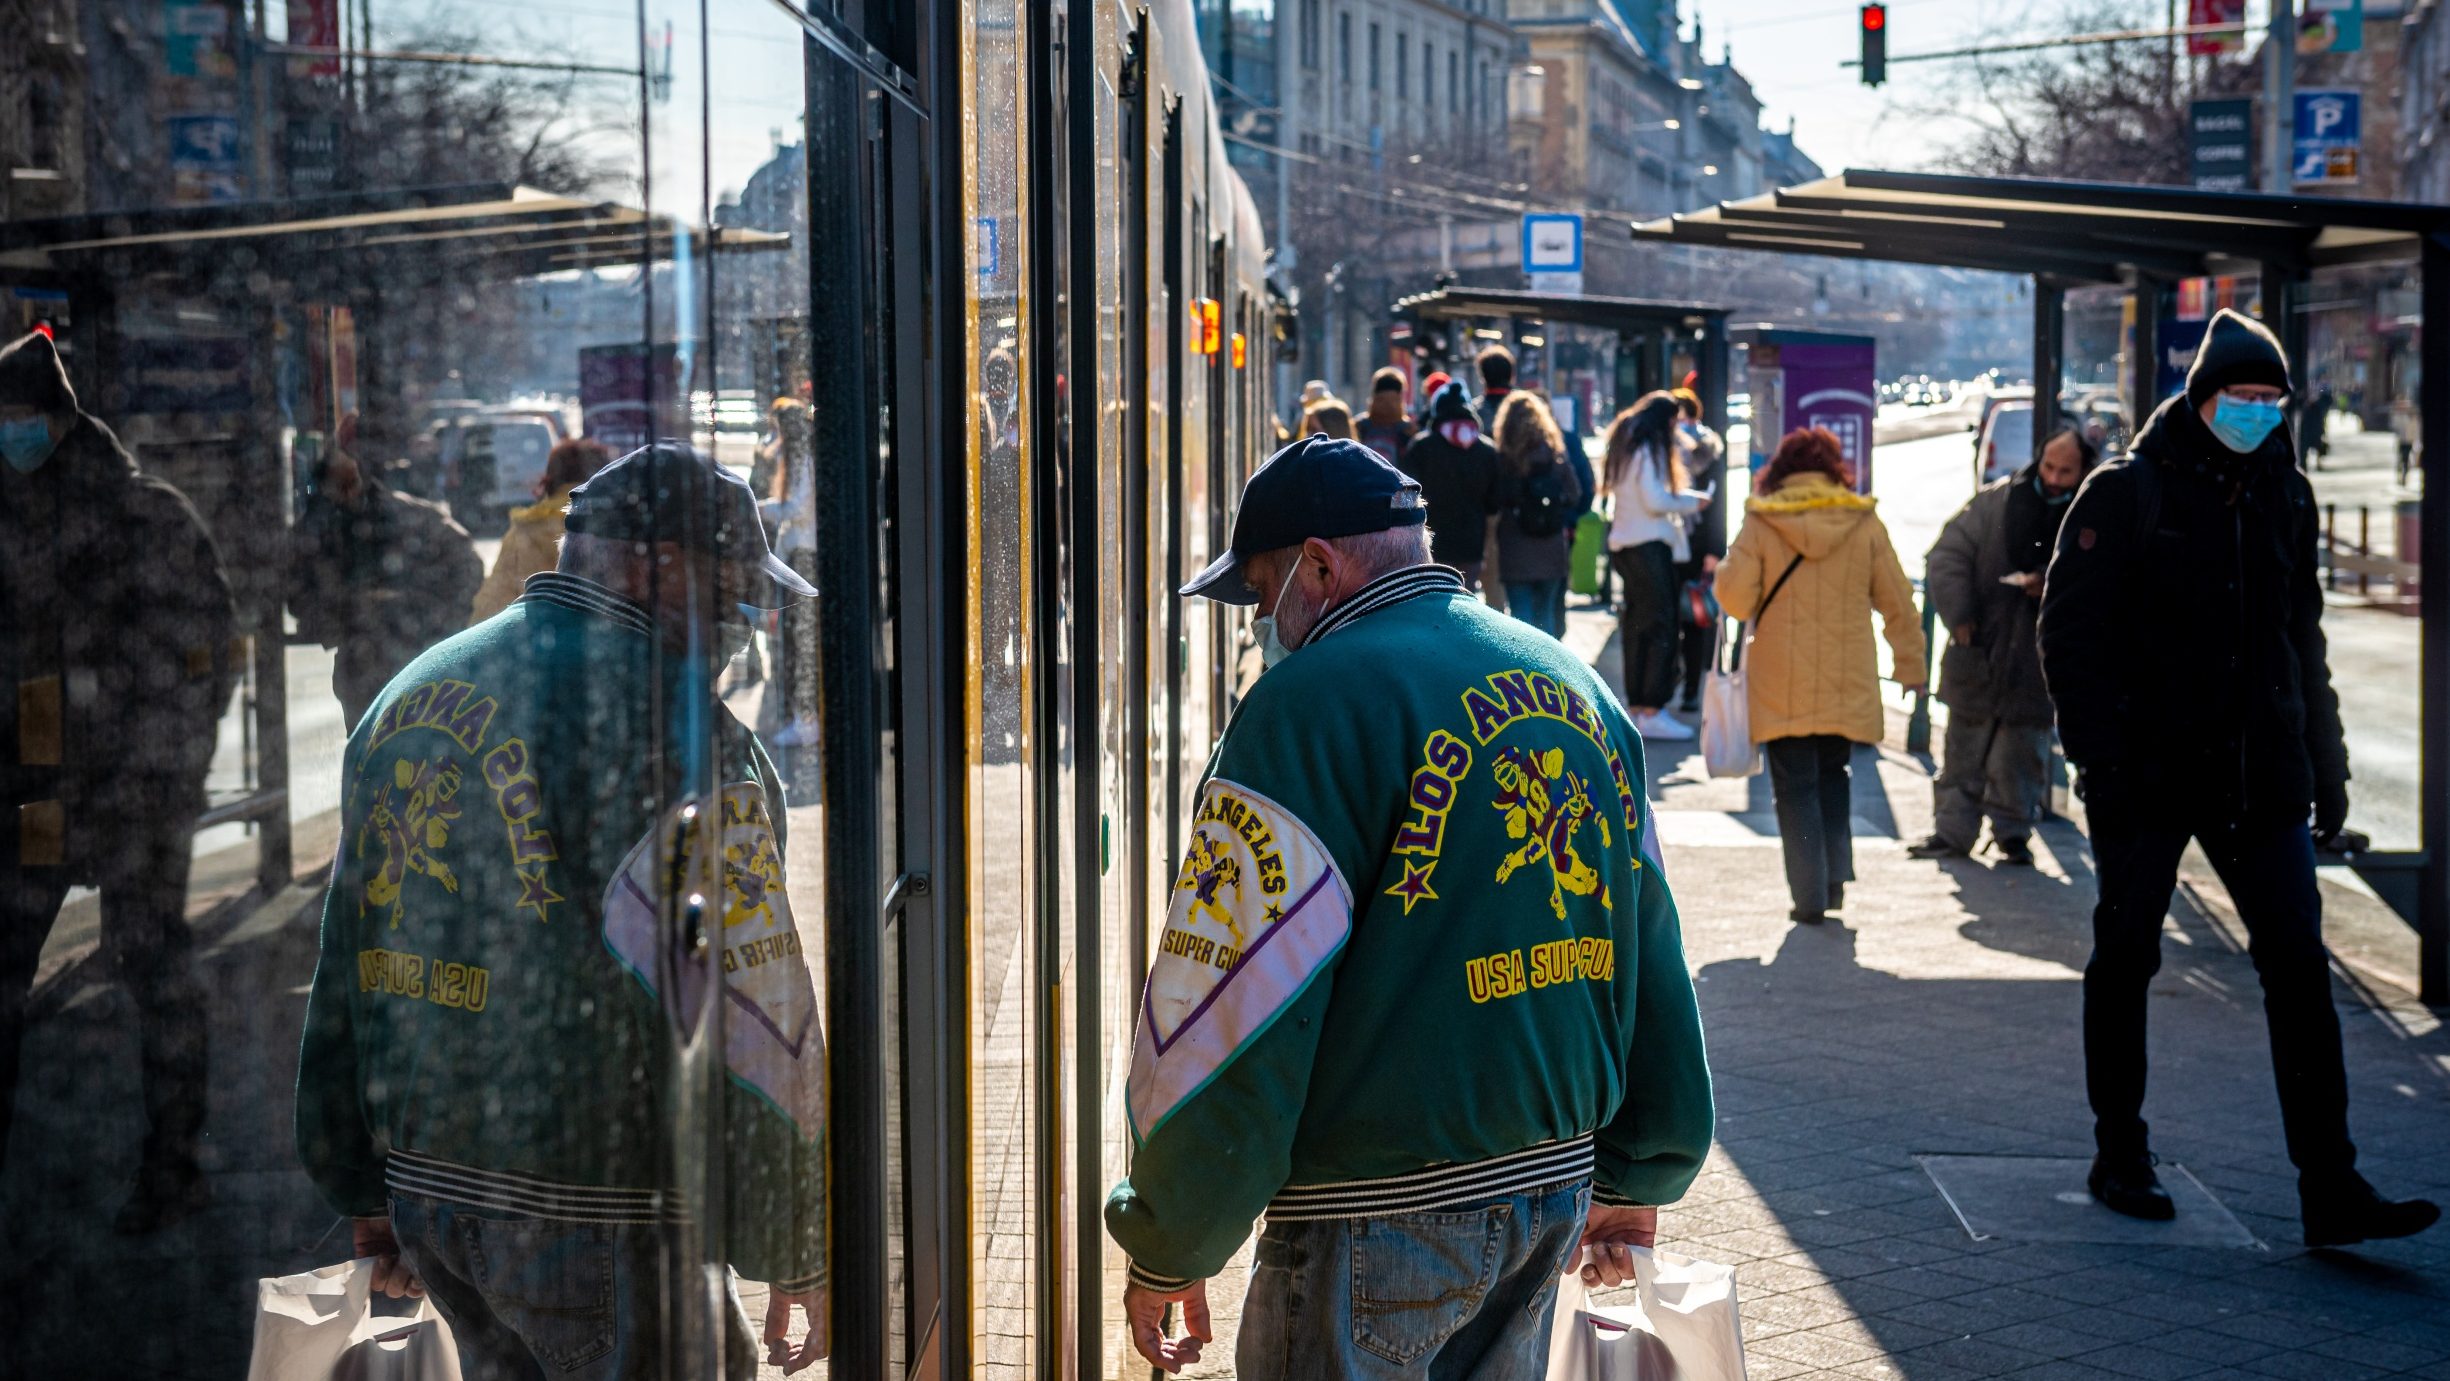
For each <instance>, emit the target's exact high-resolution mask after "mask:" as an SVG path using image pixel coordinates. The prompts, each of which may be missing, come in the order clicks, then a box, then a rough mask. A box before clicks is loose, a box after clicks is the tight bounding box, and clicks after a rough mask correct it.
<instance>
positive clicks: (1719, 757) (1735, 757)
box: [1701, 552, 1803, 777]
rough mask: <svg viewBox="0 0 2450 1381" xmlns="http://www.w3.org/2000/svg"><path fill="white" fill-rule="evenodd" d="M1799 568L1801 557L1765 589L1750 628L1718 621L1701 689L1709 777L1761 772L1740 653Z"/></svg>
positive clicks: (1703, 742)
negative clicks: (1708, 671) (1766, 590)
mask: <svg viewBox="0 0 2450 1381" xmlns="http://www.w3.org/2000/svg"><path fill="white" fill-rule="evenodd" d="M1802 564H1803V553H1801V552H1797V553H1796V554H1795V559H1794V560H1792V561H1789V562H1788V563H1786V570H1785V571H1784V572H1783V573H1781V574H1780V575H1779V577H1778V583H1777V584H1775V585H1772V586H1770V587H1769V593H1768V594H1767V595H1765V596H1763V597H1762V599H1761V607H1760V608H1758V609H1755V610H1753V611H1752V623H1750V624H1747V623H1743V622H1741V621H1739V620H1736V619H1728V618H1722V619H1720V620H1719V621H1718V639H1717V641H1716V642H1714V643H1713V644H1712V645H1711V652H1710V674H1709V675H1708V676H1706V677H1704V678H1703V680H1702V686H1701V760H1702V765H1703V766H1705V767H1707V768H1708V769H1709V771H1710V775H1711V776H1713V777H1750V776H1754V775H1757V774H1758V773H1759V772H1760V771H1761V747H1760V745H1759V744H1756V743H1754V742H1753V741H1752V701H1751V700H1750V699H1749V698H1747V696H1746V693H1745V689H1744V650H1745V649H1746V648H1747V647H1750V646H1751V645H1752V629H1753V625H1755V624H1758V623H1760V621H1761V617H1762V616H1763V615H1764V614H1767V613H1768V612H1769V606H1770V605H1771V604H1773V603H1775V602H1776V601H1777V598H1778V592H1779V591H1780V590H1783V589H1785V588H1786V582H1787V579H1788V578H1789V577H1791V576H1793V575H1794V574H1795V568H1796V567H1797V566H1800V565H1802Z"/></svg>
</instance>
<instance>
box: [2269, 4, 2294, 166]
mask: <svg viewBox="0 0 2450 1381" xmlns="http://www.w3.org/2000/svg"><path fill="white" fill-rule="evenodd" d="M2296 126H2297V0H2271V31H2270V33H2269V35H2268V36H2266V37H2265V38H2264V40H2263V190H2264V191H2266V192H2270V193H2272V194H2274V195H2275V196H2286V195H2287V194H2288V192H2289V169H2290V153H2291V151H2292V150H2293V148H2294V147H2295V145H2296V142H2297V139H2296Z"/></svg>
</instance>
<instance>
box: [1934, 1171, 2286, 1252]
mask: <svg viewBox="0 0 2450 1381" xmlns="http://www.w3.org/2000/svg"><path fill="white" fill-rule="evenodd" d="M1914 1160H1915V1163H1916V1164H1918V1165H1920V1166H1922V1168H1923V1172H1924V1173H1925V1174H1927V1175H1929V1176H1930V1177H1931V1184H1932V1187H1933V1188H1935V1189H1937V1190H1938V1191H1939V1193H1940V1197H1941V1198H1942V1199H1945V1200H1946V1201H1947V1203H1948V1207H1949V1209H1950V1210H1951V1211H1953V1212H1954V1213H1955V1214H1956V1215H1957V1221H1958V1222H1960V1223H1963V1224H1964V1225H1965V1233H1966V1235H1967V1236H1969V1237H1972V1238H1974V1239H1975V1240H1977V1241H1983V1240H1988V1239H1991V1238H2002V1239H2005V1240H2008V1241H2013V1242H2091V1243H2098V1244H2100V1245H2103V1246H2113V1247H2118V1246H2134V1247H2260V1246H2262V1245H2263V1244H2262V1243H2261V1242H2260V1241H2259V1240H2257V1239H2256V1237H2255V1235H2254V1234H2253V1233H2251V1232H2249V1231H2247V1230H2246V1225H2245V1224H2243V1223H2241V1222H2239V1221H2238V1220H2237V1217H2236V1215H2234V1214H2232V1213H2230V1212H2229V1210H2228V1208H2227V1207H2226V1206H2224V1205H2223V1204H2222V1203H2221V1202H2220V1200H2219V1199H2218V1198H2217V1197H2215V1196H2214V1195H2213V1193H2212V1191H2210V1190H2208V1189H2206V1188H2204V1187H2203V1182H2202V1181H2200V1180H2198V1179H2196V1178H2195V1176H2194V1175H2193V1173H2192V1172H2190V1171H2188V1170H2187V1168H2186V1167H2185V1166H2183V1165H2175V1164H2172V1165H2164V1166H2162V1167H2161V1184H2162V1185H2163V1186H2164V1187H2165V1188H2167V1189H2168V1190H2169V1197H2170V1201H2171V1202H2172V1203H2174V1204H2176V1205H2177V1207H2178V1216H2177V1217H2176V1218H2175V1219H2173V1220H2171V1221H2169V1222H2166V1223H2148V1222H2145V1221H2143V1220H2141V1219H2138V1218H2130V1217H2127V1216H2126V1215H2125V1214H2123V1213H2113V1212H2111V1211H2110V1210H2109V1209H2107V1208H2104V1207H2102V1206H2101V1205H2100V1204H2099V1203H2097V1202H2095V1201H2094V1199H2093V1196H2092V1195H2091V1194H2090V1193H2088V1192H2087V1191H2086V1190H2085V1188H2084V1176H2085V1172H2086V1171H2087V1170H2088V1169H2089V1168H2090V1167H2091V1164H2092V1162H2091V1161H2090V1160H2088V1159H2087V1158H2085V1157H2082V1156H1945V1155H1926V1156H1916V1157H1915V1158H1914Z"/></svg>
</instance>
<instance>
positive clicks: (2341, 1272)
mask: <svg viewBox="0 0 2450 1381" xmlns="http://www.w3.org/2000/svg"><path fill="white" fill-rule="evenodd" d="M1574 619H1575V628H1574V630H1573V633H1572V640H1573V641H1575V642H1576V643H1577V645H1578V646H1579V647H1581V648H1582V650H1584V651H1585V652H1586V654H1593V655H1594V660H1596V661H1597V662H1598V663H1599V664H1600V665H1601V667H1602V669H1603V671H1612V670H1613V668H1612V666H1611V663H1612V661H1613V650H1612V649H1610V650H1608V651H1607V652H1605V653H1598V652H1597V651H1596V649H1597V646H1598V644H1601V643H1604V642H1605V640H1606V638H1607V636H1608V632H1609V630H1608V629H1607V627H1606V625H1605V622H1604V620H1602V619H1601V618H1600V617H1599V616H1598V615H1595V614H1589V613H1582V612H1577V613H1576V614H1575V616H1574ZM1891 726H1892V735H1891V743H1890V744H1889V745H1886V746H1883V747H1882V748H1880V749H1877V750H1874V749H1870V748H1865V749H1863V750H1861V751H1860V752H1859V753H1858V755H1857V758H1856V766H1857V779H1856V789H1855V800H1856V810H1855V815H1856V818H1857V831H1858V839H1857V845H1856V859H1857V863H1856V866H1857V871H1858V874H1859V878H1858V881H1857V882H1856V883H1855V884H1853V885H1852V886H1850V887H1848V889H1847V901H1848V905H1847V907H1846V909H1845V910H1844V911H1843V912H1841V913H1840V919H1835V920H1833V921H1832V922H1831V923H1830V924H1829V925H1827V926H1825V927H1819V928H1811V927H1800V926H1794V925H1791V924H1789V923H1788V922H1787V921H1786V919H1785V916H1786V911H1787V899H1786V896H1785V889H1784V884H1783V880H1782V877H1781V874H1780V871H1779V865H1778V853H1777V851H1776V838H1775V824H1774V821H1772V820H1771V819H1769V818H1768V816H1767V815H1766V806H1767V794H1766V786H1765V785H1763V784H1760V783H1759V782H1758V780H1757V779H1756V781H1754V782H1708V781H1706V780H1705V779H1703V778H1702V774H1701V771H1700V764H1699V762H1698V760H1691V761H1687V762H1684V763H1681V764H1679V763H1674V762H1669V761H1665V759H1667V758H1668V756H1669V754H1667V753H1665V752H1657V753H1655V754H1654V758H1653V761H1652V762H1651V764H1650V766H1651V772H1652V777H1653V781H1654V793H1655V796H1656V797H1657V799H1659V800H1660V801H1661V803H1662V810H1661V817H1660V830H1661V837H1662V839H1663V840H1664V841H1665V843H1666V845H1667V859H1666V862H1667V872H1668V877H1669V879H1670V881H1671V882H1672V884H1673V885H1674V888H1675V891H1676V896H1677V900H1678V903H1679V908H1680V911H1681V913H1682V916H1683V922H1684V933H1685V943H1686V947H1687V951H1688V957H1689V960H1690V962H1691V964H1692V967H1693V970H1694V974H1695V977H1696V979H1697V982H1698V987H1699V992H1700V996H1701V1003H1702V1012H1703V1019H1704V1021H1705V1023H1706V1025H1707V1030H1708V1033H1709V1045H1710V1054H1711V1061H1712V1067H1713V1070H1714V1072H1715V1075H1716V1080H1717V1090H1718V1100H1719V1128H1718V1135H1719V1143H1718V1146H1717V1148H1716V1150H1715V1151H1714V1152H1713V1153H1712V1156H1711V1159H1710V1162H1709V1165H1708V1167H1707V1169H1706V1170H1705V1171H1704V1173H1703V1175H1702V1177H1701V1179H1700V1181H1699V1182H1698V1183H1697V1184H1696V1185H1695V1186H1694V1189H1693V1192H1692V1194H1691V1195H1689V1196H1688V1197H1687V1198H1686V1199H1685V1201H1684V1202H1682V1203H1680V1204H1678V1205H1676V1206H1674V1207H1672V1208H1670V1209H1669V1210H1667V1211H1666V1212H1665V1213H1664V1214H1663V1230H1664V1245H1667V1246H1669V1247H1670V1248H1672V1249H1674V1250H1677V1251H1681V1252H1685V1253H1687V1254H1689V1255H1693V1256H1699V1257H1704V1258H1708V1259H1711V1260H1716V1261H1724V1262H1730V1263H1733V1264H1734V1265H1735V1266H1736V1268H1737V1283H1738V1289H1739V1291H1740V1293H1741V1296H1742V1300H1743V1314H1744V1327H1745V1341H1746V1349H1747V1353H1748V1358H1749V1363H1750V1368H1751V1375H1752V1377H1753V1378H1754V1381H1779V1379H1780V1378H1785V1377H1802V1376H1815V1377H1850V1378H1900V1377H1903V1378H1912V1381H1951V1379H1952V1378H1958V1377H1974V1376H1985V1377H1987V1376H2019V1377H2030V1378H2037V1381H2038V1379H2039V1378H2055V1377H2086V1376H2109V1377H2115V1376H2132V1377H2149V1378H2174V1377H2186V1376H2197V1375H2205V1376H2210V1375H2219V1376H2258V1375H2261V1376H2282V1377H2290V1376H2307V1377H2321V1378H2323V1379H2324V1381H2350V1378H2358V1377H2366V1376H2378V1375H2388V1374H2407V1375H2418V1376H2438V1377H2450V1230H2438V1229H2437V1230H2436V1231H2435V1232H2434V1233H2432V1234H2430V1235H2428V1236H2426V1237H2420V1238H2417V1239H2414V1240H2413V1241H2410V1242H2404V1243H2394V1244H2387V1245H2382V1246H2375V1247H2371V1248H2360V1249H2358V1250H2356V1251H2354V1252H2346V1253H2343V1252H2316V1253H2309V1252H2307V1251H2306V1250H2305V1249H2304V1248H2303V1246H2302V1245H2301V1242H2300V1238H2299V1232H2298V1227H2297V1222H2296V1195H2295V1180H2294V1175H2293V1172H2292V1171H2291V1169H2290V1167H2289V1164H2288V1161H2287V1159H2286V1156H2285V1154H2284V1152H2283V1149H2282V1146H2281V1139H2280V1118H2279V1108H2278V1102H2277V1099H2276V1097H2275V1096H2274V1094H2273V1091H2272V1083H2271V1065H2270V1059H2269V1053H2268V1047H2267V1044H2266V1041H2265V1037H2264V1031H2263V1019H2262V1012H2261V1003H2260V998H2259V991H2258V989H2257V986H2256V983H2255V977H2254V973H2253V969H2252V967H2251V965H2250V963H2249V961H2248V959H2247V958H2246V956H2245V954H2244V952H2243V944H2242V941H2243V931H2242V928H2241V927H2239V926H2238V924H2237V923H2236V920H2235V914H2234V911H2233V910H2232V908H2231V907H2230V905H2229V901H2228V898H2227V895H2226V893H2225V892H2224V891H2222V890H2221V888H2220V886H2219V884H2218V882H2217V880H2216V879H2215V878H2214V877H2213V876H2212V875H2211V872H2210V869H2209V868H2208V867H2206V866H2205V865H2204V863H2203V861H2202V859H2201V858H2200V856H2192V857H2190V860H2189V863H2188V865H2187V867H2186V868H2185V870H2184V873H2183V878H2182V884H2181V889H2180V897H2179V900H2178V902H2177V904H2176V905H2175V906H2174V907H2173V911H2172V915H2171V918H2170V922H2169V931H2168V933H2167V935H2166V937H2165V941H2164V946H2165V954H2166V960H2165V964H2164V967H2163V970H2162V973H2161V975H2160V977H2159V979H2158V980H2157V981H2156V982H2155V984H2154V987H2153V1001H2152V1017H2151V1020H2152V1040H2153V1085H2152V1093H2151V1097H2150V1102H2149V1104H2148V1106H2147V1108H2146V1114H2147V1116H2148V1117H2150V1118H2151V1120H2152V1123H2153V1128H2154V1140H2155V1143H2156V1147H2157V1149H2158V1151H2159V1152H2160V1154H2161V1155H2162V1156H2164V1157H2166V1158H2168V1159H2169V1160H2172V1161H2177V1162H2181V1163H2183V1164H2184V1165H2185V1166H2186V1167H2187V1168H2188V1169H2189V1170H2191V1171H2192V1172H2193V1173H2194V1174H2195V1175H2196V1176H2197V1177H2198V1178H2199V1179H2200V1180H2201V1181H2202V1182H2203V1184H2204V1185H2205V1187H2206V1188H2208V1189H2209V1190H2210V1191H2211V1192H2212V1193H2213V1194H2214V1195H2216V1196H2217V1197H2218V1198H2219V1199H2220V1200H2221V1201H2222V1202H2223V1203H2224V1204H2226V1206H2227V1207H2228V1208H2229V1209H2230V1210H2231V1211H2232V1212H2233V1213H2234V1214H2235V1215H2236V1216H2237V1218H2238V1220H2239V1221H2240V1222H2242V1223H2243V1224H2244V1225H2245V1226H2246V1227H2247V1228H2248V1229H2249V1230H2250V1231H2251V1232H2252V1233H2253V1234H2254V1235H2255V1236H2256V1238H2257V1239H2259V1243H2260V1245H2258V1246H2256V1247H2253V1248H2243V1249H2239V1248H2230V1249H2212V1248H2178V1247H2168V1248H2147V1249H2144V1250H2140V1251H2139V1250H2136V1249H2134V1248H2125V1247H2110V1246H2092V1245H2063V1244H2039V1243H2017V1242H2009V1241H2001V1240H1992V1241H1980V1242H1978V1241H1974V1240H1972V1239H1971V1238H1970V1237H1968V1235H1967V1234H1966V1233H1965V1231H1964V1230H1963V1229H1962V1228H1961V1227H1960V1226H1959V1225H1958V1223H1957V1221H1956V1218H1955V1216H1954V1214H1953V1213H1952V1212H1951V1211H1950V1209H1949V1207H1948V1205H1947V1204H1946V1203H1945V1202H1944V1201H1943V1200H1942V1199H1941V1198H1940V1196H1939V1195H1938V1194H1937V1193H1936V1192H1935V1191H1934V1189H1933V1187H1932V1185H1931V1182H1930V1181H1929V1179H1928V1178H1927V1177H1926V1176H1925V1175H1924V1173H1923V1172H1922V1170H1921V1169H1920V1168H1919V1167H1918V1165H1917V1163H1916V1161H1915V1156H1916V1155H1918V1154H1928V1153H1957V1154H1988V1155H2041V1156H2067V1157H2082V1156H2087V1155H2089V1154H2090V1151H2091V1138H2090V1115H2089V1113H2088V1111H2087V1109H2086V1106H2085V1101H2084V1091H2083V1066H2082V1053H2081V1048H2080V1044H2079V1041H2078V1036H2077V1030H2078V1027H2077V1020H2078V1013H2079V1010H2080V990H2079V984H2078V979H2079V974H2080V970H2081V967H2082V965H2083V962H2084V958H2085V954H2086V951H2087V949H2088V947H2089V916H2090V911H2091V907H2092V904H2093V894H2094V886H2093V877H2092V872H2091V855H2090V851H2089V848H2088V846H2087V844H2086V842H2085V840H2084V837H2083V835H2082V834H2081V832H2080V831H2079V830H2078V829H2077V827H2076V826H2075V825H2073V824H2069V823H2064V822H2056V823H2052V824H2050V825H2047V826H2045V827H2044V828H2043V830H2042V832H2041V834H2040V836H2039V838H2038V840H2037V843H2038V844H2039V845H2040V847H2039V848H2038V849H2037V853H2039V854H2040V855H2041V860H2042V862H2041V866H2040V867H2039V868H2037V869H2033V870H2030V871H2027V870H2020V869H2002V868H1993V867H1991V866H1989V865H1988V864H1987V863H1986V862H1984V861H1981V860H1976V861H1972V862H1952V863H1947V864H1932V863H1923V862H1917V861H1915V860H1912V859H1909V858H1907V857H1906V856H1905V853H1904V844H1905V843H1906V842H1908V841H1911V840H1914V839H1917V838H1920V837H1921V836H1922V834H1923V833H1924V832H1925V831H1926V829H1927V827H1928V824H1929V821H1930V787H1929V781H1928V770H1927V767H1926V765H1925V764H1923V763H1921V762H1918V761H1916V760H1915V759H1913V758H1910V757H1908V756H1906V755H1905V754H1904V753H1903V752H1902V751H1899V749H1898V748H1897V744H1898V743H1899V742H1901V741H1902V727H1903V717H1902V712H1899V713H1893V714H1892V716H1891ZM1756 795H1757V796H1758V797H1759V799H1758V800H1757V801H1756V800H1754V799H1753V798H1754V797H1755V796H1756ZM2324 891H2325V895H2326V901H2327V903H2328V904H2329V906H2330V907H2331V911H2330V915H2331V917H2332V932H2333V944H2334V949H2335V951H2338V952H2339V953H2340V954H2341V955H2342V958H2343V962H2342V963H2341V964H2340V965H2338V966H2336V967H2335V974H2336V976H2337V978H2338V982H2337V984H2336V992H2337V995H2338V1001H2339V1006H2340V1012H2341V1017H2342V1020H2343V1023H2344V1024H2345V1026H2346V1035H2347V1049H2348V1064H2349V1076H2350V1083H2351V1096H2352V1100H2353V1102H2352V1112H2351V1116H2352V1119H2353V1125H2354V1130H2355V1133H2356V1135H2357V1138H2358V1142H2359V1145H2360V1146H2361V1148H2362V1150H2363V1153H2364V1155H2363V1168H2364V1169H2365V1170H2366V1172H2367V1173H2368V1174H2369V1175H2370V1177H2371V1178H2372V1179H2373V1180H2374V1181H2375V1182H2376V1183H2377V1184H2378V1185H2380V1186H2381V1187H2382V1188H2383V1189H2384V1190H2385V1191H2386V1192H2389V1193H2392V1194H2394V1195H2403V1194H2427V1195H2430V1196H2432V1197H2435V1198H2444V1197H2450V1032H2445V1031H2444V1030H2443V1029H2442V1024H2441V1021H2440V1019H2439V1018H2438V1017H2437V1016H2436V1015H2434V1014H2432V1013H2429V1012H2428V1011H2427V1010H2426V1009H2424V1008H2423V1007H2421V1006H2419V1005H2417V1004H2416V1003H2415V1001H2414V999H2413V997H2412V995H2411V994H2410V993H2409V992H2408V991H2407V990H2406V989H2405V988H2404V987H2402V986H2400V985H2401V984H2402V983H2404V982H2405V981H2406V980H2405V979H2404V978H2403V977H2402V975H2404V974H2405V973H2406V972H2409V971H2410V970H2409V968H2408V967H2407V965H2408V964H2410V963H2411V962H2412V961H2411V960H2409V959H2408V958H2407V956H2408V955H2410V954H2412V952H2413V948H2414V942H2413V937H2412V935H2410V934H2407V933H2406V931H2405V927H2404V926H2401V925H2399V923H2398V922H2397V921H2396V920H2395V918H2390V917H2388V916H2387V915H2386V914H2381V913H2379V908H2378V904H2376V903H2374V902H2373V901H2372V900H2371V899H2370V898H2369V897H2366V896H2362V895H2360V894H2358V893H2357V892H2356V891H2355V890H2353V889H2352V888H2351V887H2348V886H2343V885H2340V884H2338V883H2334V882H2332V881H2331V880H2330V879H2329V878H2328V877H2326V880H2325V886H2324ZM2078 1175H2079V1178H2078V1179H2077V1180H2076V1181H2075V1182H2074V1183H2073V1184H2072V1185H2071V1186H2070V1187H2071V1188H2073V1189H2075V1190H2078V1191H2080V1190H2081V1187H2082V1186H2081V1181H2080V1169H2079V1171H2078ZM1603 1303H1604V1300H1603Z"/></svg>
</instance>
